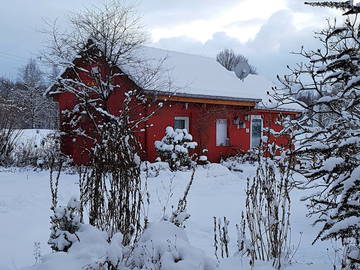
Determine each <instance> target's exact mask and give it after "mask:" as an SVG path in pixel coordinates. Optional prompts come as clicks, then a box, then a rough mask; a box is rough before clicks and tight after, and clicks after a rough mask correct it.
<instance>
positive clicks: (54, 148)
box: [11, 132, 61, 168]
mask: <svg viewBox="0 0 360 270" xmlns="http://www.w3.org/2000/svg"><path fill="white" fill-rule="evenodd" d="M60 155H61V151H60V138H59V134H57V133H56V132H54V133H50V134H48V135H47V136H45V137H44V138H42V139H41V141H40V142H38V143H37V142H36V141H35V140H34V139H32V140H27V141H24V142H20V143H18V144H17V145H16V147H15V148H14V150H13V153H12V155H11V160H12V164H13V165H14V166H17V167H24V166H32V167H35V168H49V167H50V163H51V162H52V161H53V159H54V158H56V156H60Z"/></svg>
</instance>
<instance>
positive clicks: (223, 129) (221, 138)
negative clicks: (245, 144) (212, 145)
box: [216, 119, 229, 146]
mask: <svg viewBox="0 0 360 270" xmlns="http://www.w3.org/2000/svg"><path fill="white" fill-rule="evenodd" d="M227 145H229V138H228V134H227V120H226V119H216V146H227Z"/></svg>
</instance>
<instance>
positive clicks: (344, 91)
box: [273, 2, 360, 269]
mask: <svg viewBox="0 0 360 270" xmlns="http://www.w3.org/2000/svg"><path fill="white" fill-rule="evenodd" d="M311 5H313V6H329V7H336V8H342V9H344V10H345V11H346V13H347V14H351V13H349V12H354V11H356V10H357V7H353V6H352V5H351V3H350V2H346V3H336V2H323V3H320V2H318V3H311ZM359 34H360V32H359V23H358V21H357V19H356V17H354V18H350V17H348V18H347V19H346V21H345V23H344V24H343V25H342V26H341V27H337V26H336V24H335V23H334V24H331V23H329V27H328V28H327V29H325V30H323V31H321V32H320V33H319V34H317V38H318V39H319V40H320V43H321V45H322V47H321V48H320V49H318V50H313V51H306V50H304V49H302V50H301V51H300V53H299V54H300V55H301V56H302V57H304V58H305V59H304V60H305V61H304V62H303V63H302V64H299V65H297V66H296V67H295V68H289V69H290V71H291V73H290V74H289V75H285V76H283V77H278V79H279V81H280V83H281V87H277V88H275V89H274V90H275V91H274V95H273V96H274V98H275V100H277V102H279V103H280V104H294V103H296V104H298V105H300V106H301V107H303V108H304V110H305V112H306V114H304V116H303V117H302V118H301V119H300V120H297V121H290V122H289V123H288V125H287V128H289V129H293V130H295V131H296V133H297V135H298V136H297V144H298V145H299V147H298V149H297V150H296V151H295V154H296V155H297V156H298V159H299V161H300V166H299V169H298V170H299V172H301V173H302V174H304V175H305V176H306V178H307V181H306V183H304V186H303V187H304V188H310V189H312V190H315V191H316V192H312V195H310V196H308V197H307V198H306V199H307V200H308V202H309V205H308V206H309V209H310V210H311V214H313V215H316V216H317V220H316V223H318V224H322V227H321V230H320V232H319V234H318V236H317V237H316V239H315V241H316V240H318V239H321V240H326V239H339V240H341V243H342V245H343V252H344V257H343V261H342V268H343V269H359V268H360V248H359V247H360V41H359V39H358V36H359ZM304 93H312V94H313V95H314V96H316V97H317V98H316V99H314V100H312V101H311V102H310V103H308V104H306V103H304V102H302V101H300V100H298V99H297V97H298V96H299V95H302V94H304ZM315 241H314V242H315Z"/></svg>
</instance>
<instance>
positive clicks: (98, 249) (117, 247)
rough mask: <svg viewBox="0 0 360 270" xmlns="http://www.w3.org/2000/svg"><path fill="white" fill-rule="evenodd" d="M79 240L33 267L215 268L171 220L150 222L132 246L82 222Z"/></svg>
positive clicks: (96, 269)
mask: <svg viewBox="0 0 360 270" xmlns="http://www.w3.org/2000/svg"><path fill="white" fill-rule="evenodd" d="M77 237H78V238H79V241H77V242H74V244H73V245H72V246H70V247H69V248H68V251H67V253H63V252H56V253H52V254H49V255H46V256H44V257H43V259H42V262H41V263H40V264H37V265H34V266H33V267H32V268H31V269H33V270H45V269H46V270H48V269H52V270H55V269H67V270H78V269H92V270H100V269H113V270H117V269H121V270H130V269H134V270H140V269H146V270H176V269H179V270H180V269H181V270H185V269H186V270H195V269H196V270H215V269H216V268H217V266H216V262H215V261H214V260H213V259H211V258H209V257H207V256H206V255H205V254H204V252H203V251H201V250H200V249H198V248H196V247H194V246H192V245H191V244H190V243H189V240H188V238H187V235H186V233H185V231H184V229H182V228H179V227H176V226H175V225H174V224H172V223H170V222H159V223H150V224H149V226H148V227H147V229H146V230H145V231H144V232H143V234H142V235H141V237H140V239H139V241H137V243H135V244H134V245H133V246H123V245H122V235H121V233H116V234H114V236H113V237H112V238H111V240H110V241H108V235H107V233H105V232H103V231H101V230H99V229H97V228H95V227H93V226H90V225H84V224H81V226H80V227H79V229H78V231H77Z"/></svg>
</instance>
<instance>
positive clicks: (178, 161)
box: [155, 127, 197, 170]
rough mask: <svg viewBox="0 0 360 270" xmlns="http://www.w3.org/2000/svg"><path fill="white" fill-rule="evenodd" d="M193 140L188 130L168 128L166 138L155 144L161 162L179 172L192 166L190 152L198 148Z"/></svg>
mask: <svg viewBox="0 0 360 270" xmlns="http://www.w3.org/2000/svg"><path fill="white" fill-rule="evenodd" d="M192 139H193V137H192V136H191V134H189V133H188V132H187V130H186V129H175V130H174V129H173V128H172V127H167V128H166V130H165V136H164V138H162V140H161V141H156V142H155V148H156V151H157V152H158V154H159V156H160V158H161V160H162V161H165V162H167V163H169V166H170V169H171V170H179V169H181V168H182V167H190V165H191V157H190V155H189V150H191V149H195V147H197V143H196V142H193V141H192Z"/></svg>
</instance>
